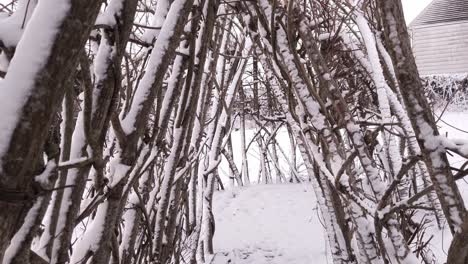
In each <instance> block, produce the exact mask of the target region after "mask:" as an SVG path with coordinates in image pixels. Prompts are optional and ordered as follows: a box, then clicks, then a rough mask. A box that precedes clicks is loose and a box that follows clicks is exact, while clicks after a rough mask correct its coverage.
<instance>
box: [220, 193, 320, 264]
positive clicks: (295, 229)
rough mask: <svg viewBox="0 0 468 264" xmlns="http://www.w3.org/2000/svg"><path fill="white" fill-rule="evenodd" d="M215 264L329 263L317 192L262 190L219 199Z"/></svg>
mask: <svg viewBox="0 0 468 264" xmlns="http://www.w3.org/2000/svg"><path fill="white" fill-rule="evenodd" d="M214 200H215V202H214V210H215V212H214V213H215V219H216V231H215V237H214V246H215V252H216V255H215V259H214V261H213V262H212V263H215V264H226V263H229V264H247V263H251V264H286V263H288V264H325V263H327V260H326V255H327V254H326V251H327V248H326V247H327V244H326V242H325V238H324V233H323V231H322V226H321V224H320V222H319V218H318V212H317V209H314V208H316V202H315V197H314V193H313V190H312V188H311V187H310V186H309V185H305V184H279V185H257V186H251V187H247V188H243V189H236V190H227V191H224V192H218V193H217V194H216V195H215V199H214Z"/></svg>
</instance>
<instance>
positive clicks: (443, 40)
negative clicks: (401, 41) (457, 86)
mask: <svg viewBox="0 0 468 264" xmlns="http://www.w3.org/2000/svg"><path fill="white" fill-rule="evenodd" d="M410 30H411V36H412V43H413V52H414V55H415V58H416V64H417V65H418V68H419V73H420V74H421V75H431V74H454V73H468V0H434V1H433V2H432V3H431V4H430V5H429V6H428V7H427V8H426V9H425V10H424V11H423V12H422V13H421V14H420V15H419V16H418V17H417V18H416V19H415V20H414V21H413V22H412V23H411V24H410Z"/></svg>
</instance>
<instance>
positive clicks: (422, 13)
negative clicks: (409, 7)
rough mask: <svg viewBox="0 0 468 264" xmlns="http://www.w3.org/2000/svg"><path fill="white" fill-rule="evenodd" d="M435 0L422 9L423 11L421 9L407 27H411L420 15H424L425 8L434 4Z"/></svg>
mask: <svg viewBox="0 0 468 264" xmlns="http://www.w3.org/2000/svg"><path fill="white" fill-rule="evenodd" d="M436 1H437V0H432V1H431V2H430V3H429V4H428V5H427V6H426V7H425V8H424V9H423V11H421V12H420V13H419V15H417V16H416V17H415V18H414V19H413V20H412V21H411V22H410V23H409V24H408V27H413V25H414V23H415V22H417V20H418V19H419V18H420V17H422V16H423V15H425V14H426V13H427V10H428V9H429V8H430V7H431V6H432V5H434V3H435V2H436Z"/></svg>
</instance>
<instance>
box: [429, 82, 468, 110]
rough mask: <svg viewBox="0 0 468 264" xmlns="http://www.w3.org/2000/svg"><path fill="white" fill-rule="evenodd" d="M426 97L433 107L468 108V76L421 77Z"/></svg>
mask: <svg viewBox="0 0 468 264" xmlns="http://www.w3.org/2000/svg"><path fill="white" fill-rule="evenodd" d="M422 82H423V85H424V89H425V92H426V95H427V97H428V98H429V100H430V102H431V104H432V105H433V106H434V107H436V108H437V107H445V105H446V104H449V107H450V108H452V109H454V110H456V109H466V108H468V74H455V75H427V76H423V77H422Z"/></svg>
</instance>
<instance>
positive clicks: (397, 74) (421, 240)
mask: <svg viewBox="0 0 468 264" xmlns="http://www.w3.org/2000/svg"><path fill="white" fill-rule="evenodd" d="M0 12H1V14H2V16H1V17H0V20H1V21H0V49H1V53H0V58H1V59H0V62H1V65H0V71H1V74H0V75H1V79H2V80H1V81H0V93H1V96H0V109H1V112H2V117H1V118H0V133H1V134H0V156H1V163H0V165H1V172H0V259H2V260H3V263H4V264H10V263H96V264H102V263H192V264H193V263H204V262H206V263H209V262H210V260H211V258H212V254H213V233H214V226H215V223H214V218H213V212H212V202H213V192H214V190H216V189H218V188H222V186H221V185H222V182H221V181H220V177H219V174H218V167H219V164H220V162H221V160H222V159H226V160H227V161H228V164H229V169H230V175H231V178H232V179H233V181H234V183H233V184H235V185H239V186H242V185H248V184H250V182H252V181H253V180H254V179H253V177H254V176H253V173H252V172H251V171H249V169H248V160H247V149H248V148H249V147H250V146H251V145H252V144H255V145H256V146H257V147H258V149H259V154H260V155H259V158H260V168H261V170H260V172H259V175H258V178H259V182H263V183H271V182H274V181H276V182H288V181H289V182H298V181H307V182H310V184H312V185H313V187H314V190H315V193H316V197H317V199H318V204H319V208H320V211H321V215H322V217H323V221H324V226H325V229H326V234H327V238H328V243H329V246H330V248H331V255H332V257H333V262H334V263H440V262H442V261H445V260H440V259H436V257H435V256H434V255H433V254H432V251H431V247H430V246H429V242H430V240H431V239H432V235H433V234H431V233H430V232H428V230H427V227H428V225H430V222H431V221H435V223H437V225H438V226H439V227H440V228H442V225H443V223H444V222H446V223H447V224H448V226H449V227H450V230H451V232H452V235H453V241H452V244H451V246H450V250H449V254H448V259H447V260H446V261H447V263H450V264H457V263H467V261H468V255H467V252H468V244H467V241H468V218H467V212H466V208H465V206H464V203H463V199H462V198H461V196H460V193H459V190H458V188H457V185H456V183H455V182H456V180H458V179H462V178H463V177H464V176H465V175H466V174H467V170H466V168H465V166H466V164H468V163H465V164H464V165H463V166H462V167H461V168H452V167H451V166H450V164H449V163H448V160H447V155H446V154H447V152H452V153H454V154H455V155H460V156H462V157H468V151H467V149H468V148H467V147H466V144H465V142H463V141H450V140H448V139H447V138H445V137H443V136H440V135H439V134H438V130H437V126H436V123H435V121H434V118H433V116H432V113H431V109H430V107H429V104H428V101H427V99H426V97H425V96H424V89H423V85H422V82H421V79H420V78H419V75H418V72H417V68H416V64H415V62H414V58H413V55H412V53H411V47H410V42H409V38H408V33H407V29H406V26H405V21H404V18H403V11H402V7H401V2H400V1H399V0H396V1H388V0H366V1H357V0H356V1H352V0H334V1H328V0H301V1H299V0H288V1H287V0H284V1H279V0H258V1H229V0H226V1H220V0H195V1H194V0H173V1H170V0H156V1H153V0H108V1H106V2H102V1H97V0H63V1H54V0H18V1H13V2H12V3H10V4H5V5H3V4H2V5H0ZM246 122H249V123H251V124H255V125H254V127H253V128H252V127H251V128H250V129H255V131H256V133H255V136H254V139H253V140H252V142H247V141H246V136H245V131H246V129H247V128H246ZM233 124H236V125H238V126H239V129H240V130H239V131H240V133H241V145H242V146H241V148H242V150H243V151H242V153H236V155H238V154H239V155H241V157H242V165H241V166H240V167H237V166H236V163H235V162H234V160H233V156H234V153H233V151H232V142H231V134H232V132H233V131H234V130H236V129H237V128H236V129H234V125H233ZM280 128H286V129H287V130H288V133H289V136H290V142H291V149H292V151H290V153H291V154H290V155H287V154H285V153H286V152H285V151H284V150H283V149H281V147H280V146H279V145H278V144H277V140H276V135H277V132H278V130H279V129H280ZM296 148H298V149H299V153H300V155H301V159H302V160H303V162H304V165H305V167H306V169H307V170H306V172H307V173H306V174H307V177H302V176H301V175H300V173H299V172H298V164H297V160H299V157H296V156H295V153H296V152H295V149H296ZM280 155H282V156H284V157H286V159H287V165H288V166H289V171H288V172H284V171H282V170H281V169H280V166H279V164H278V163H279V158H278V157H279V156H280ZM311 209H312V205H311Z"/></svg>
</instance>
